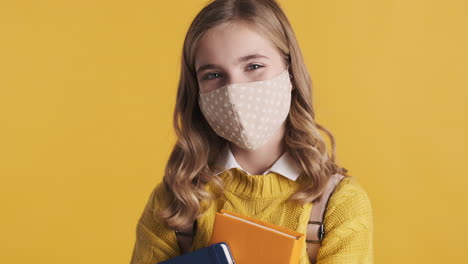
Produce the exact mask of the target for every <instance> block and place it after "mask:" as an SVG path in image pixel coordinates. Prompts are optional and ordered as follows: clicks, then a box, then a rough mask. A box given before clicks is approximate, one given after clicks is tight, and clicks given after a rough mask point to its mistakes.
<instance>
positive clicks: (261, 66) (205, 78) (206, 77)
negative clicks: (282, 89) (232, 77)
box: [202, 63, 265, 81]
mask: <svg viewBox="0 0 468 264" xmlns="http://www.w3.org/2000/svg"><path fill="white" fill-rule="evenodd" d="M254 65H257V66H260V67H258V68H256V69H253V70H258V69H260V68H263V67H265V66H263V65H260V64H256V63H254V64H250V65H249V67H250V66H254ZM210 74H218V73H217V72H214V73H208V74H206V75H205V76H203V78H202V80H207V81H209V80H213V79H215V78H212V79H209V78H208V76H209V75H210Z"/></svg>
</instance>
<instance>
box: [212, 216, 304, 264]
mask: <svg viewBox="0 0 468 264" xmlns="http://www.w3.org/2000/svg"><path fill="white" fill-rule="evenodd" d="M219 242H225V243H227V244H228V245H229V247H230V249H231V252H232V255H233V258H234V261H235V262H236V263H238V264H259V263H268V264H297V263H299V259H300V257H301V253H302V250H303V247H304V245H305V235H304V234H302V233H300V232H297V231H295V230H291V229H288V228H285V227H283V226H278V225H274V224H271V223H269V222H266V221H262V220H260V219H256V218H253V217H250V216H245V215H241V214H237V213H234V212H230V211H227V210H225V209H221V212H220V213H218V212H217V213H216V216H215V223H214V227H213V235H212V236H211V240H210V245H212V244H215V243H219Z"/></svg>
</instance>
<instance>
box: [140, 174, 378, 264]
mask: <svg viewBox="0 0 468 264" xmlns="http://www.w3.org/2000/svg"><path fill="white" fill-rule="evenodd" d="M229 172H231V173H229ZM219 177H221V178H222V179H223V181H224V182H225V184H226V187H225V191H224V196H223V197H222V199H219V200H216V201H214V202H213V203H212V204H211V206H210V207H208V210H207V211H206V212H205V213H204V214H203V215H202V216H201V217H200V218H199V219H198V228H197V232H196V235H195V237H194V243H193V246H192V249H193V250H197V249H200V248H203V247H206V246H209V240H210V238H211V234H212V229H213V225H214V218H215V213H216V212H219V211H220V210H221V209H223V208H224V209H227V210H230V211H233V212H236V213H240V214H244V215H249V216H252V217H256V218H259V219H262V220H265V221H268V222H270V223H273V224H275V225H281V226H284V227H286V228H290V229H293V230H296V231H299V232H302V233H304V234H305V233H306V227H307V221H308V219H309V216H310V212H311V210H312V206H313V204H312V203H307V204H304V205H301V204H299V203H293V202H287V201H286V199H287V198H288V197H289V196H290V195H291V194H293V193H294V191H296V190H297V188H298V187H299V186H300V184H301V182H303V180H302V179H303V178H301V177H299V178H298V179H297V180H296V181H292V180H290V179H287V178H286V177H283V176H282V175H280V174H278V173H276V172H270V173H268V174H265V175H249V174H247V173H245V172H244V171H242V170H240V169H238V168H233V169H230V170H229V171H225V172H223V173H222V174H220V175H219ZM206 187H207V190H210V191H211V192H217V191H219V190H216V189H214V188H213V186H211V185H210V184H207V186H206ZM166 197H167V196H166V190H165V188H164V185H163V183H162V182H161V183H159V184H158V185H157V186H156V187H155V188H154V189H153V191H152V192H151V195H150V197H149V200H148V202H147V204H146V206H145V208H144V210H143V213H142V215H141V217H140V218H139V221H138V224H137V226H136V241H135V244H134V249H133V254H132V258H131V264H155V263H158V262H160V261H163V260H167V259H170V258H173V257H176V256H179V255H180V249H179V246H178V244H177V239H176V236H175V233H174V230H172V229H170V228H169V227H168V226H167V225H166V224H165V223H164V222H163V221H161V220H160V219H158V218H155V217H154V215H153V213H154V212H155V210H157V209H158V208H159V207H160V206H165V205H167V204H168V202H169V201H167V199H166ZM325 232H326V234H325V237H324V239H323V241H322V245H321V247H320V249H319V252H318V256H317V264H332V263H333V264H338V263H340V264H341V263H346V264H358V263H359V264H370V263H373V215H372V206H371V202H370V199H369V197H368V195H367V193H366V191H365V189H363V187H362V185H360V183H359V182H358V181H357V180H356V179H355V178H353V177H345V178H344V179H343V180H342V181H341V182H340V183H339V184H338V185H337V187H336V189H335V192H334V193H333V194H332V196H331V197H330V200H329V203H328V206H327V210H326V213H325ZM240 264H242V263H240ZM299 264H310V261H309V259H308V256H307V251H306V247H305V245H304V250H303V254H302V257H301V260H300V262H299Z"/></svg>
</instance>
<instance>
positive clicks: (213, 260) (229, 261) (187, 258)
mask: <svg viewBox="0 0 468 264" xmlns="http://www.w3.org/2000/svg"><path fill="white" fill-rule="evenodd" d="M193 263H203V264H236V262H235V261H234V258H233V257H232V254H231V249H230V248H229V246H228V244H227V243H224V242H219V243H216V244H212V245H210V246H208V247H204V248H200V249H198V250H195V251H192V252H190V253H187V254H184V255H180V256H177V257H175V258H171V259H168V260H165V261H162V262H159V264H193Z"/></svg>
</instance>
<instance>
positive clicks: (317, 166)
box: [157, 0, 350, 229]
mask: <svg viewBox="0 0 468 264" xmlns="http://www.w3.org/2000/svg"><path fill="white" fill-rule="evenodd" d="M233 22H247V23H249V24H250V25H253V26H254V27H256V29H258V32H261V33H262V34H264V36H267V37H268V38H269V39H270V40H271V41H272V42H273V43H274V45H276V47H277V49H278V50H279V51H280V52H281V53H282V55H283V56H284V60H285V63H286V65H289V69H290V74H291V75H292V80H291V81H292V84H293V85H294V86H295V87H296V88H297V89H294V90H293V91H292V95H291V97H292V98H291V108H290V112H289V115H288V117H287V118H286V132H285V138H284V140H285V149H286V151H288V152H289V154H290V155H291V157H292V158H293V159H294V160H295V161H296V162H297V165H298V166H299V167H300V168H301V169H302V175H301V177H304V181H303V182H304V183H305V184H304V185H303V186H302V185H301V187H300V188H299V190H298V191H297V192H296V193H294V194H293V195H291V197H289V199H290V200H294V201H297V202H300V203H307V202H313V201H315V200H316V199H320V197H321V196H320V195H321V193H322V191H323V188H324V186H325V184H326V182H327V180H328V178H329V177H330V176H331V175H333V174H335V173H340V174H342V175H344V176H350V175H348V174H347V170H346V169H345V168H342V167H340V166H338V165H337V163H336V161H335V153H336V146H335V140H334V137H333V135H332V134H331V133H330V131H328V130H327V129H325V128H324V127H323V126H321V125H319V124H318V123H317V122H315V120H314V118H315V114H314V108H313V107H312V82H311V79H310V75H309V73H308V71H307V68H306V65H305V64H304V60H303V57H302V54H301V50H300V49H299V45H298V43H297V40H296V37H295V34H294V32H293V29H292V27H291V24H290V23H289V21H288V19H287V17H286V15H285V14H284V13H283V11H282V10H281V8H280V6H279V4H278V3H277V2H276V1H274V0H215V1H210V2H209V3H208V4H207V5H206V6H205V7H204V8H203V9H202V10H201V11H200V12H199V13H198V14H197V15H196V17H195V18H194V20H193V21H192V23H191V25H190V27H189V29H188V32H187V34H186V37H185V40H184V46H183V54H182V58H181V72H180V80H179V84H178V90H177V98H176V105H175V109H174V115H173V126H174V130H175V133H176V136H177V142H176V144H175V145H174V148H173V150H172V152H171V154H170V157H169V160H168V162H167V165H166V168H165V175H164V186H165V188H166V190H167V195H168V196H169V197H167V198H168V199H169V201H170V203H169V204H168V206H167V207H165V208H161V209H160V210H159V211H158V212H157V215H158V216H159V217H161V218H162V219H164V221H165V222H166V223H167V224H168V226H170V227H172V228H174V229H179V228H183V227H186V226H188V225H189V224H191V223H193V221H194V220H195V219H197V218H198V217H199V216H200V215H202V214H203V213H204V211H205V210H206V209H205V208H204V207H203V206H202V202H203V203H204V202H206V203H208V205H209V204H210V203H211V202H212V201H213V199H217V198H219V197H218V196H217V195H214V194H212V193H210V192H209V191H207V190H206V189H205V185H206V184H207V183H209V182H210V183H213V184H214V186H216V187H219V188H221V190H222V188H223V187H224V184H223V182H222V180H221V179H220V178H219V177H218V176H217V175H215V174H214V173H213V169H214V168H215V167H214V166H215V161H216V158H217V157H218V155H219V154H220V153H221V150H222V148H223V146H224V145H225V144H227V140H225V139H224V138H221V137H220V136H218V135H217V134H216V133H215V132H214V130H213V129H212V128H211V127H210V125H209V124H208V123H207V121H206V120H205V118H204V116H203V114H202V113H201V111H200V108H199V106H198V102H197V99H198V91H199V90H198V89H199V87H198V82H197V78H196V73H195V52H196V50H197V44H198V42H199V40H200V39H201V38H202V37H203V36H204V34H206V32H208V30H210V29H212V28H214V27H216V26H218V25H221V24H223V23H233ZM319 130H322V131H324V132H325V133H326V134H327V135H328V137H329V138H330V142H331V146H332V154H331V157H330V156H329V155H328V153H327V148H326V143H325V141H324V139H323V138H322V136H321V135H320V133H319ZM220 193H222V191H221V192H220Z"/></svg>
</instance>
